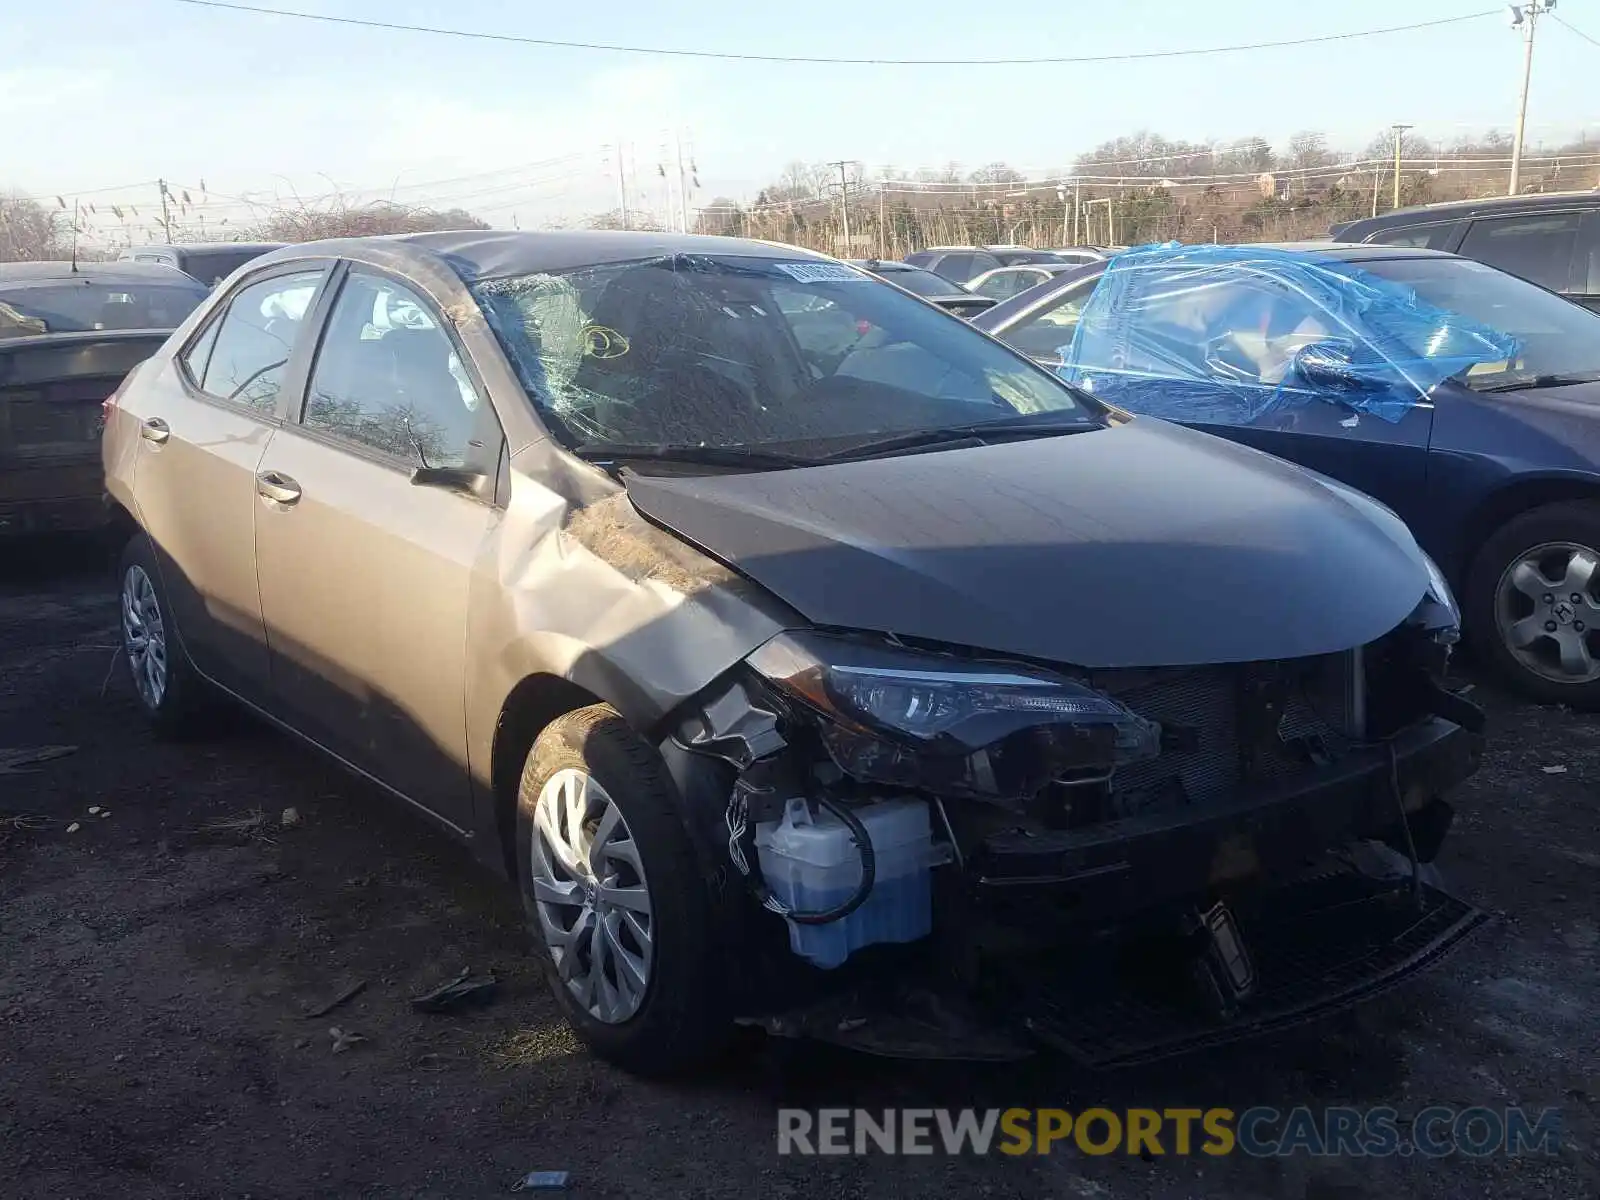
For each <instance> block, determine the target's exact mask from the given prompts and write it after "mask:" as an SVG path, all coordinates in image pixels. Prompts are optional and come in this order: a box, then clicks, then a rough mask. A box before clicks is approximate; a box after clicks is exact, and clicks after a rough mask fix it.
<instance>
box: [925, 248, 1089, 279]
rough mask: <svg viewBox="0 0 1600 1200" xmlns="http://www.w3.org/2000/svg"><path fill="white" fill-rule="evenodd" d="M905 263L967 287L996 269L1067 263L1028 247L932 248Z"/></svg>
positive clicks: (1058, 256) (1057, 257) (1048, 253)
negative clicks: (1020, 265) (969, 281)
mask: <svg viewBox="0 0 1600 1200" xmlns="http://www.w3.org/2000/svg"><path fill="white" fill-rule="evenodd" d="M905 261H906V262H908V263H910V264H911V265H912V266H913V267H921V268H922V269H923V270H924V271H932V272H933V273H934V274H935V275H939V276H942V277H943V278H945V279H948V280H949V281H950V282H951V283H966V282H967V281H968V280H969V279H976V278H977V277H978V276H979V275H982V274H983V273H984V272H985V271H992V270H994V269H995V268H996V267H1015V266H1017V265H1019V264H1021V263H1058V262H1064V261H1066V260H1064V259H1063V258H1062V257H1061V256H1060V255H1058V254H1055V253H1053V252H1052V251H1049V250H1034V249H1031V248H1030V247H1028V246H930V247H928V249H926V250H918V251H917V252H916V253H914V254H908V255H906V257H905Z"/></svg>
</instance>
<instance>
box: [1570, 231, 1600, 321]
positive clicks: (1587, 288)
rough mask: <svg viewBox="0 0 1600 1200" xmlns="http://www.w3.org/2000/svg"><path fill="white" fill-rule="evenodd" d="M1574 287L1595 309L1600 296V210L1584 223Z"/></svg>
mask: <svg viewBox="0 0 1600 1200" xmlns="http://www.w3.org/2000/svg"><path fill="white" fill-rule="evenodd" d="M1573 286H1574V287H1575V288H1577V289H1578V291H1579V292H1581V293H1583V295H1584V296H1585V297H1586V299H1585V301H1584V303H1586V304H1588V306H1589V307H1590V308H1593V307H1594V299H1595V297H1597V296H1600V210H1597V211H1595V212H1592V213H1590V214H1589V215H1588V216H1587V217H1585V218H1584V222H1583V247H1582V249H1581V250H1579V252H1578V272H1577V274H1576V277H1575V278H1574V279H1573Z"/></svg>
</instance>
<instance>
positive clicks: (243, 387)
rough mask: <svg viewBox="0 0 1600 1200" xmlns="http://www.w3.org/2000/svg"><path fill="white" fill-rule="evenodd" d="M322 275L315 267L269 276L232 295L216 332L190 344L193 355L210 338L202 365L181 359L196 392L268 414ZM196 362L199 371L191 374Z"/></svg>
mask: <svg viewBox="0 0 1600 1200" xmlns="http://www.w3.org/2000/svg"><path fill="white" fill-rule="evenodd" d="M323 274H324V271H323V270H321V269H320V268H319V269H318V270H315V271H297V272H295V273H294V274H292V275H274V276H273V277H272V278H270V279H263V280H262V281H261V282H260V283H252V284H251V285H250V286H249V287H246V288H243V289H241V290H240V291H239V292H237V293H235V295H234V297H233V299H232V300H231V301H229V302H228V311H227V312H226V313H224V314H223V316H222V320H221V321H220V322H216V323H215V324H216V332H215V333H212V332H211V331H210V330H207V331H206V332H205V333H203V334H202V335H201V336H200V339H199V340H198V341H197V342H195V343H194V345H193V346H192V347H191V348H190V351H189V353H190V354H195V353H196V352H197V351H199V350H200V349H201V347H202V345H203V344H205V343H208V342H209V344H210V353H209V354H207V355H205V361H204V363H198V362H196V361H195V360H193V359H186V360H185V361H186V362H187V363H188V364H189V366H190V372H191V374H193V375H194V381H195V383H196V384H198V385H199V386H200V388H201V390H203V391H205V392H208V393H210V394H211V395H213V396H216V397H217V398H218V399H221V400H228V401H231V402H232V403H234V404H242V405H244V406H245V407H246V408H250V409H253V410H254V411H256V412H258V413H261V414H262V415H264V416H265V415H270V414H271V413H272V412H273V411H274V410H275V409H276V408H277V405H278V391H279V389H280V388H282V387H283V377H284V373H285V371H286V370H287V369H288V366H289V356H290V355H291V354H293V353H294V345H295V341H296V339H297V338H298V337H299V336H300V332H301V330H302V329H304V328H305V316H306V312H307V310H309V309H310V307H311V298H312V297H313V296H315V295H316V294H317V285H318V284H320V283H321V282H322V276H323ZM195 366H200V367H202V368H203V369H202V370H201V371H200V372H199V373H195V372H194V367H195Z"/></svg>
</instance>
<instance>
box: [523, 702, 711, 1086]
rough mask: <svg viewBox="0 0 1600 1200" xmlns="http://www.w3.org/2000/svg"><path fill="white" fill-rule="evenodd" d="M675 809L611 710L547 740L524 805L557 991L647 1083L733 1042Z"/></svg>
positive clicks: (587, 1037)
mask: <svg viewBox="0 0 1600 1200" xmlns="http://www.w3.org/2000/svg"><path fill="white" fill-rule="evenodd" d="M674 796H675V793H674V790H673V785H672V782H671V780H670V778H669V777H668V775H667V773H666V769H665V767H664V766H663V764H662V763H661V761H660V758H659V756H658V755H657V753H656V751H655V750H654V748H653V747H651V746H650V745H649V744H648V743H646V742H645V741H644V739H642V738H641V737H639V735H638V734H637V733H635V732H634V731H633V729H632V728H631V727H630V726H629V725H628V724H627V722H626V721H624V720H623V719H622V717H621V715H620V714H618V713H617V711H616V710H615V709H613V708H612V707H611V706H609V705H605V704H596V705H591V706H589V707H588V708H581V709H578V710H576V711H575V712H570V713H567V714H566V715H565V716H562V717H558V718H557V719H556V720H555V721H553V722H552V723H551V724H550V725H549V726H548V727H547V728H546V729H545V730H544V732H543V733H541V734H540V735H539V737H538V740H537V741H535V742H534V744H533V748H532V749H531V750H530V751H529V753H528V758H527V761H526V763H525V765H524V767H523V771H522V778H521V780H520V783H519V786H518V793H517V820H516V838H517V845H516V856H517V877H518V883H519V886H520V890H521V892H522V901H523V908H524V911H525V912H526V914H527V919H528V925H529V927H530V930H531V932H532V934H533V937H534V940H535V941H536V943H537V944H538V946H539V948H540V949H539V954H540V957H541V959H542V960H543V964H542V965H543V967H544V970H545V973H546V977H547V979H548V981H549V983H550V988H551V991H552V992H553V993H554V995H555V997H556V1002H557V1003H558V1004H559V1005H560V1006H561V1010H562V1013H563V1015H564V1016H565V1017H566V1019H567V1022H568V1023H569V1024H570V1025H571V1026H572V1028H573V1030H574V1032H576V1033H577V1035H578V1037H579V1038H580V1039H581V1040H582V1041H583V1042H584V1044H585V1045H587V1046H588V1047H589V1049H590V1050H592V1051H593V1052H594V1053H595V1054H597V1055H598V1056H600V1057H601V1058H604V1059H606V1060H607V1061H609V1062H611V1063H614V1064H616V1065H617V1066H619V1067H621V1068H623V1069H624V1070H627V1071H631V1072H634V1073H636V1074H640V1075H673V1074H680V1073H683V1072H686V1071H689V1070H692V1069H694V1068H696V1067H700V1066H704V1065H706V1064H707V1063H709V1062H710V1061H711V1060H713V1059H714V1058H715V1057H716V1056H717V1055H718V1054H720V1052H721V1051H722V1049H723V1048H724V1046H725V1045H726V1043H727V1041H728V1040H729V1037H730V1035H731V1032H732V1022H731V1019H730V1014H729V1012H728V1003H727V998H728V981H727V980H726V979H725V978H724V974H723V972H722V971H721V970H719V969H717V963H718V961H719V959H720V955H719V945H718V937H719V934H718V929H719V926H718V924H717V922H716V921H715V920H714V916H713V913H714V906H713V904H712V902H711V897H710V893H709V890H708V888H707V886H706V882H705V880H704V878H703V877H702V873H701V871H700V869H699V867H698V865H697V860H696V858H695V855H694V852H693V848H692V845H691V842H690V839H689V834H688V831H687V830H686V829H685V828H684V826H683V823H682V821H681V820H680V818H679V816H678V814H677V811H676V804H675V801H674ZM597 957H598V959H599V962H598V965H597V964H596V958H597Z"/></svg>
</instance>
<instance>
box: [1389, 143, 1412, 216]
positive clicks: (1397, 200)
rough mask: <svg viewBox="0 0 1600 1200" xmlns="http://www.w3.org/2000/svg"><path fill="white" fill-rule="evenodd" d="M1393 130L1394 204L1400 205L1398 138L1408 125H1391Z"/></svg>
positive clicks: (1397, 206)
mask: <svg viewBox="0 0 1600 1200" xmlns="http://www.w3.org/2000/svg"><path fill="white" fill-rule="evenodd" d="M1389 128H1391V129H1393V130H1394V206H1395V207H1396V208H1399V207H1400V139H1401V138H1403V137H1404V136H1405V132H1406V130H1408V129H1410V128H1412V127H1411V126H1410V125H1391V126H1390V127H1389Z"/></svg>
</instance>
